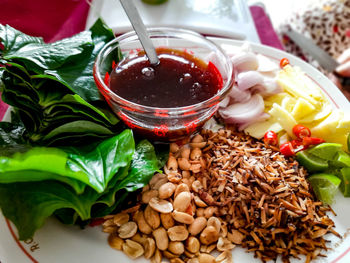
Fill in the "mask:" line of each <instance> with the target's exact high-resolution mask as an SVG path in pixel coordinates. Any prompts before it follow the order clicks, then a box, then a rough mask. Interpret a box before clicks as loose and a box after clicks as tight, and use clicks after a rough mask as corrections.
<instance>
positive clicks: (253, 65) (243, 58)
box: [231, 52, 259, 72]
mask: <svg viewBox="0 0 350 263" xmlns="http://www.w3.org/2000/svg"><path fill="white" fill-rule="evenodd" d="M231 61H232V64H233V68H234V69H235V71H237V72H242V71H248V70H257V69H258V67H259V62H258V59H257V58H256V55H255V54H254V53H253V52H242V53H238V54H236V55H234V56H232V58H231Z"/></svg>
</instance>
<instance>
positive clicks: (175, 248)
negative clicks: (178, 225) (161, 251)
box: [168, 241, 185, 255]
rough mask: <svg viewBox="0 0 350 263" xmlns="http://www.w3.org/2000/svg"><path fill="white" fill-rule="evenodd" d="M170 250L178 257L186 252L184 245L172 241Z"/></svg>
mask: <svg viewBox="0 0 350 263" xmlns="http://www.w3.org/2000/svg"><path fill="white" fill-rule="evenodd" d="M168 250H169V251H170V252H171V253H173V254H176V255H181V254H182V253H184V251H185V247H184V244H183V243H182V242H180V241H170V242H169V247H168Z"/></svg>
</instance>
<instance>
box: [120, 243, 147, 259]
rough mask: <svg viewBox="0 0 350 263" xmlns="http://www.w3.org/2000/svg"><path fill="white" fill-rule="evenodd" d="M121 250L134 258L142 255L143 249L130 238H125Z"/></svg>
mask: <svg viewBox="0 0 350 263" xmlns="http://www.w3.org/2000/svg"><path fill="white" fill-rule="evenodd" d="M122 247H123V252H124V253H125V254H126V255H127V256H128V257H130V258H132V259H136V258H138V257H141V256H142V255H143V252H144V249H143V247H142V246H141V245H140V244H139V243H137V242H135V241H132V240H130V239H127V240H125V243H123V246H122Z"/></svg>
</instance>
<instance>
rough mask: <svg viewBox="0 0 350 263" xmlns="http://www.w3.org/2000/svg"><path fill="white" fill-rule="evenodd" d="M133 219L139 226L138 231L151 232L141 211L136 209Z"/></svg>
mask: <svg viewBox="0 0 350 263" xmlns="http://www.w3.org/2000/svg"><path fill="white" fill-rule="evenodd" d="M134 219H135V221H136V223H137V226H138V227H139V230H140V232H142V233H144V234H151V232H152V228H151V226H150V225H149V224H148V223H147V221H146V219H145V216H144V213H143V211H137V212H136V213H135V216H134Z"/></svg>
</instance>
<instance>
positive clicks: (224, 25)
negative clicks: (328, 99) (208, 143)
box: [0, 0, 350, 98]
mask: <svg viewBox="0 0 350 263" xmlns="http://www.w3.org/2000/svg"><path fill="white" fill-rule="evenodd" d="M131 1H134V3H135V5H136V6H137V8H138V9H139V12H140V14H141V16H142V18H143V19H144V21H145V23H146V25H148V26H161V25H162V26H176V27H182V28H189V29H192V30H196V31H198V32H200V33H202V34H204V35H208V36H218V37H226V38H233V39H241V40H248V41H252V42H257V43H261V44H264V45H269V46H271V47H275V48H278V49H282V50H286V51H287V52H290V53H293V54H295V55H297V56H299V57H300V58H302V59H304V60H305V61H307V62H309V63H310V64H312V65H314V66H315V67H317V68H318V69H319V70H321V71H322V72H323V73H325V74H327V75H328V76H329V77H330V78H331V79H332V80H334V82H335V83H337V85H338V86H339V88H340V89H341V90H342V91H343V93H344V94H345V95H346V96H347V97H348V98H350V93H349V87H346V86H341V85H340V82H339V78H338V77H336V76H335V75H334V74H333V72H328V71H327V70H326V69H325V68H323V67H322V65H320V64H319V63H318V62H317V60H315V59H314V57H313V56H310V54H308V53H307V52H305V50H303V48H302V47H300V45H298V43H295V42H293V41H292V40H291V39H290V38H289V37H288V36H287V34H286V32H287V31H288V30H291V29H292V30H294V31H295V32H297V33H300V34H302V35H303V36H305V37H306V38H308V39H309V40H310V41H311V42H312V43H314V44H316V45H317V46H319V47H320V48H321V49H322V50H324V51H326V52H327V53H328V54H329V55H330V56H331V57H333V58H334V59H337V58H338V57H339V56H340V55H341V54H342V53H343V52H344V50H346V49H347V48H349V47H350V0H283V1H281V0H131ZM146 2H147V3H146ZM160 2H163V3H161V4H159V3H160ZM149 3H151V4H149ZM154 3H156V4H154ZM97 17H102V18H103V19H104V20H105V21H106V22H107V24H108V25H109V26H110V27H111V28H113V30H114V31H115V33H116V34H121V33H123V32H125V31H128V30H130V29H131V27H130V24H129V21H128V20H127V17H126V15H125V13H124V11H123V10H122V8H121V6H120V3H119V1H118V0H50V1H46V0H0V23H2V24H9V25H11V26H13V27H15V28H17V29H19V30H21V31H23V32H25V33H27V34H30V35H35V36H42V37H43V38H44V40H45V41H47V42H52V41H56V40H58V39H62V38H64V37H68V36H71V35H73V34H75V33H77V32H79V31H82V30H84V29H85V28H87V27H89V26H90V25H91V24H92V23H93V22H94V20H95V19H96V18H97ZM349 59H350V55H349ZM346 60H348V59H346ZM349 63H350V62H349ZM349 68H350V64H349ZM349 71H350V69H349Z"/></svg>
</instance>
